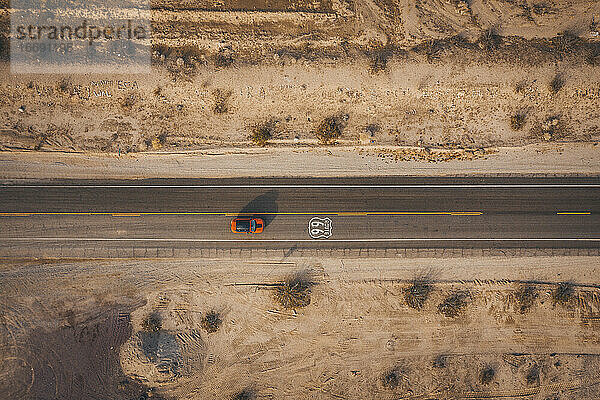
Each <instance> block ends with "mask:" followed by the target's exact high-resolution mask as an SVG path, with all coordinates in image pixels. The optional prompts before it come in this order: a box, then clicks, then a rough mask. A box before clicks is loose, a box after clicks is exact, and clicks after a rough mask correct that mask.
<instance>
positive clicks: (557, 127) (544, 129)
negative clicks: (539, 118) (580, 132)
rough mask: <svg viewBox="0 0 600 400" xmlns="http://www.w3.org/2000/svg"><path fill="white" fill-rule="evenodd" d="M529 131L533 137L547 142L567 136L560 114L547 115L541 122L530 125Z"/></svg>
mask: <svg viewBox="0 0 600 400" xmlns="http://www.w3.org/2000/svg"><path fill="white" fill-rule="evenodd" d="M531 133H532V135H533V136H534V137H536V138H541V139H543V140H545V141H547V142H550V141H553V140H559V139H562V138H564V137H566V136H568V132H567V128H566V125H565V123H564V121H563V120H562V118H561V116H560V115H552V116H549V117H547V118H546V119H545V120H544V121H543V122H540V123H537V124H536V125H535V126H533V127H532V129H531Z"/></svg>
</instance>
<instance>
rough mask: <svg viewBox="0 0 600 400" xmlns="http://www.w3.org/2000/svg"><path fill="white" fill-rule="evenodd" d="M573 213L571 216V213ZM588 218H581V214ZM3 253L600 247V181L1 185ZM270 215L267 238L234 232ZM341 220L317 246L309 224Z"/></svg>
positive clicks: (157, 182) (335, 222) (191, 182)
mask: <svg viewBox="0 0 600 400" xmlns="http://www.w3.org/2000/svg"><path fill="white" fill-rule="evenodd" d="M563 213H566V214H563ZM573 213H582V214H573ZM0 215H1V216H0V224H1V225H0V249H2V248H4V252H3V254H4V255H6V253H7V251H8V250H7V249H10V252H18V249H19V248H20V247H27V246H32V245H35V246H38V247H41V248H43V247H44V246H56V245H61V246H69V245H77V246H86V245H88V244H89V245H92V244H93V245H94V246H98V245H99V244H100V245H102V246H106V247H107V248H115V247H120V246H122V247H123V248H127V247H130V246H132V245H133V244H135V246H144V245H146V244H148V245H150V244H151V245H152V246H157V245H160V246H165V247H168V246H173V247H180V246H188V247H189V246H192V247H210V246H212V247H215V246H218V247H220V248H247V247H253V248H290V247H303V248H310V247H315V248H328V247H330V248H339V247H348V248H357V247H359V248H369V247H376V248H401V247H428V248H432V247H449V248H450V247H462V246H467V247H478V246H479V247H557V248H558V247H560V248H571V247H588V248H590V247H591V248H597V247H600V179H595V178H567V179H558V178H552V179H547V178H535V179H526V178H486V179H483V178H477V179H475V178H430V179H427V178H385V179H374V178H367V179H338V180H335V179H308V180H307V179H297V180H291V179H271V180H269V179H266V178H265V179H247V180H153V181H135V182H132V181H129V182H126V181H114V182H109V181H105V182H98V181H92V182H90V181H85V182H84V181H61V182H52V183H38V184H30V186H25V185H22V184H21V185H16V184H14V185H11V184H4V185H2V186H0ZM236 215H255V216H260V217H261V218H263V219H264V220H265V222H266V225H267V226H266V228H265V231H264V233H263V234H260V235H240V234H233V233H231V232H230V231H229V223H230V220H231V219H232V218H233V217H234V216H236ZM314 216H317V217H328V218H330V219H331V221H332V226H333V228H332V232H331V236H330V237H329V239H321V240H313V239H311V237H310V236H309V234H308V222H309V220H310V219H311V218H312V217H314Z"/></svg>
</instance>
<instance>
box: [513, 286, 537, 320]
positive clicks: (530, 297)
mask: <svg viewBox="0 0 600 400" xmlns="http://www.w3.org/2000/svg"><path fill="white" fill-rule="evenodd" d="M537 296H538V294H537V292H536V290H535V286H534V285H532V284H530V283H525V284H523V285H521V286H520V287H519V288H518V289H517V291H516V292H515V298H516V300H517V305H518V309H519V312H520V313H521V314H525V313H526V312H527V311H529V310H530V309H531V307H533V305H534V303H535V299H536V298H537Z"/></svg>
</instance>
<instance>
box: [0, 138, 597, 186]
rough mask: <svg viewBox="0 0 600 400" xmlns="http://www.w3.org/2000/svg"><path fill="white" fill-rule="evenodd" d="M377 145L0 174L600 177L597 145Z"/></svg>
mask: <svg viewBox="0 0 600 400" xmlns="http://www.w3.org/2000/svg"><path fill="white" fill-rule="evenodd" d="M377 153H378V151H377V150H376V149H369V148H364V149H363V150H362V151H361V150H360V149H359V148H336V147H330V148H317V149H219V150H212V151H204V152H194V153H181V154H141V153H140V154H129V155H122V156H121V157H118V156H116V155H100V154H99V155H83V154H76V153H45V152H2V153H0V179H5V180H11V179H63V178H78V179H110V178H131V179H136V178H177V177H181V178H213V177H214V178H218V177H246V176H248V177H269V176H276V177H286V176H288V177H343V176H395V175H400V176H402V175H420V176H425V175H429V176H442V175H467V174H473V175H495V174H515V175H517V174H550V175H554V174H557V175H564V174H566V175H569V174H581V175H598V174H600V162H599V161H598V160H600V146H595V145H594V144H590V143H586V144H541V145H532V146H527V147H523V148H502V149H498V152H497V153H495V154H491V155H487V156H486V157H485V158H482V159H477V160H470V161H449V162H439V163H427V162H422V161H394V160H393V158H392V157H391V156H388V157H378V156H377Z"/></svg>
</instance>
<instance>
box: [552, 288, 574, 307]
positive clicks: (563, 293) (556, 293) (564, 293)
mask: <svg viewBox="0 0 600 400" xmlns="http://www.w3.org/2000/svg"><path fill="white" fill-rule="evenodd" d="M574 296H575V287H574V286H573V283H572V282H561V283H559V284H558V285H556V288H554V290H552V301H553V303H554V304H560V305H563V306H564V305H567V304H569V303H570V302H571V300H573V298H574Z"/></svg>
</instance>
